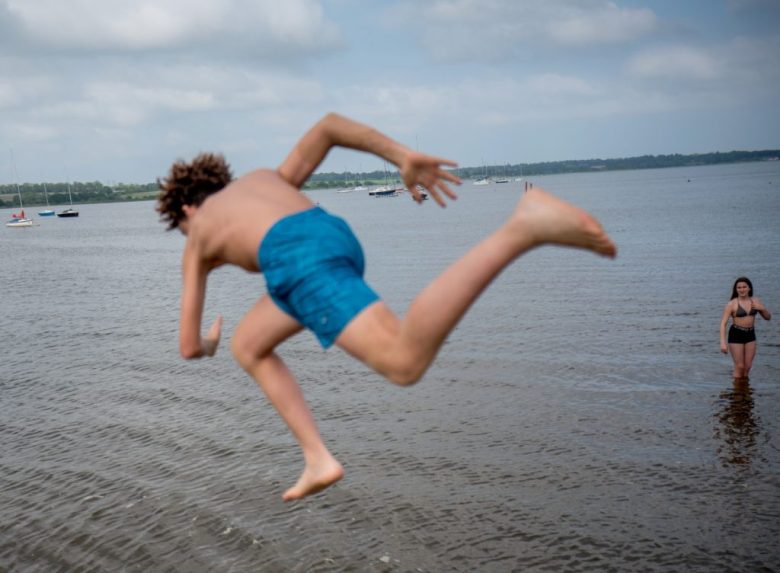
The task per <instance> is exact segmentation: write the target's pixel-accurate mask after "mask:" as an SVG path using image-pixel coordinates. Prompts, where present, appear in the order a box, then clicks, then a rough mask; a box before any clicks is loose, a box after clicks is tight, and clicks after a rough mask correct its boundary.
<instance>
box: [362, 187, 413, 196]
mask: <svg viewBox="0 0 780 573" xmlns="http://www.w3.org/2000/svg"><path fill="white" fill-rule="evenodd" d="M403 190H404V188H403V187H377V188H376V189H374V190H372V191H369V192H368V194H369V195H370V196H371V197H395V196H396V195H398V194H399V193H401V192H402V191H403Z"/></svg>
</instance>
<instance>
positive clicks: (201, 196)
mask: <svg viewBox="0 0 780 573" xmlns="http://www.w3.org/2000/svg"><path fill="white" fill-rule="evenodd" d="M232 180H233V174H232V173H231V172H230V165H228V164H227V162H226V161H225V157H224V156H223V155H222V154H215V153H201V154H199V155H197V156H196V157H195V158H194V159H193V160H192V161H191V162H189V163H187V162H185V161H183V160H181V159H180V160H178V161H176V162H175V163H174V164H173V165H171V169H170V171H169V172H168V177H167V178H165V179H160V178H158V179H157V186H158V187H159V188H160V194H159V195H158V196H157V207H156V209H157V212H158V213H160V220H161V221H162V222H164V223H168V230H169V231H170V230H172V229H175V228H176V227H178V226H179V223H181V221H182V219H184V217H185V215H184V209H183V207H184V205H192V206H195V207H197V206H199V205H200V204H201V203H203V201H204V200H205V199H206V197H208V196H209V195H212V194H214V193H216V192H217V191H220V190H221V189H223V188H224V187H225V186H226V185H227V184H228V183H230V182H231V181H232Z"/></svg>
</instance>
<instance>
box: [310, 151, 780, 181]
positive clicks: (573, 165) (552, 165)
mask: <svg viewBox="0 0 780 573" xmlns="http://www.w3.org/2000/svg"><path fill="white" fill-rule="evenodd" d="M778 158H780V149H768V150H763V151H728V152H714V153H700V154H694V155H682V154H680V153H675V154H671V155H641V156H639V157H624V158H620V159H574V160H566V161H545V162H541V163H515V164H509V163H507V164H505V165H484V166H481V167H460V168H458V170H457V173H458V175H459V176H460V177H461V178H462V179H478V178H480V177H485V176H486V175H489V176H492V177H526V176H538V175H555V174H560V173H582V172H588V171H618V170H629V169H659V168H663V167H685V166H693V165H715V164H719V163H744V162H750V161H769V160H772V159H778ZM384 178H385V173H384V172H383V171H373V172H371V173H349V172H347V173H315V174H314V175H312V176H311V177H310V178H309V181H308V182H307V184H306V185H307V187H311V188H323V187H325V188H327V187H349V186H353V185H357V184H358V183H361V184H364V185H365V184H367V183H366V182H373V183H380V182H384ZM390 179H391V181H396V180H398V179H399V175H398V172H397V171H394V172H392V173H390Z"/></svg>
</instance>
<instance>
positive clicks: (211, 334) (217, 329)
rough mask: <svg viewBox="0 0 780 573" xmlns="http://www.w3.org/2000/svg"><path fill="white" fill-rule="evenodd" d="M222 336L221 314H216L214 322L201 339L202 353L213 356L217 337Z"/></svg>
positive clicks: (217, 343)
mask: <svg viewBox="0 0 780 573" xmlns="http://www.w3.org/2000/svg"><path fill="white" fill-rule="evenodd" d="M221 336H222V316H217V318H216V319H215V320H214V323H213V324H212V325H211V328H209V331H208V332H207V333H206V336H205V337H204V338H203V340H202V341H201V346H202V348H203V354H204V355H206V356H214V354H216V352H217V346H219V339H220V337H221Z"/></svg>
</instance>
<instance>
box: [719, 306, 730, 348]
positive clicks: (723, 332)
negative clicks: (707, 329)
mask: <svg viewBox="0 0 780 573" xmlns="http://www.w3.org/2000/svg"><path fill="white" fill-rule="evenodd" d="M730 316H731V301H729V302H727V303H726V307H725V308H724V309H723V316H721V317H720V351H721V352H723V353H724V354H725V353H727V352H728V349H729V347H728V345H727V344H726V326H727V325H728V323H729V317H730Z"/></svg>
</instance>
